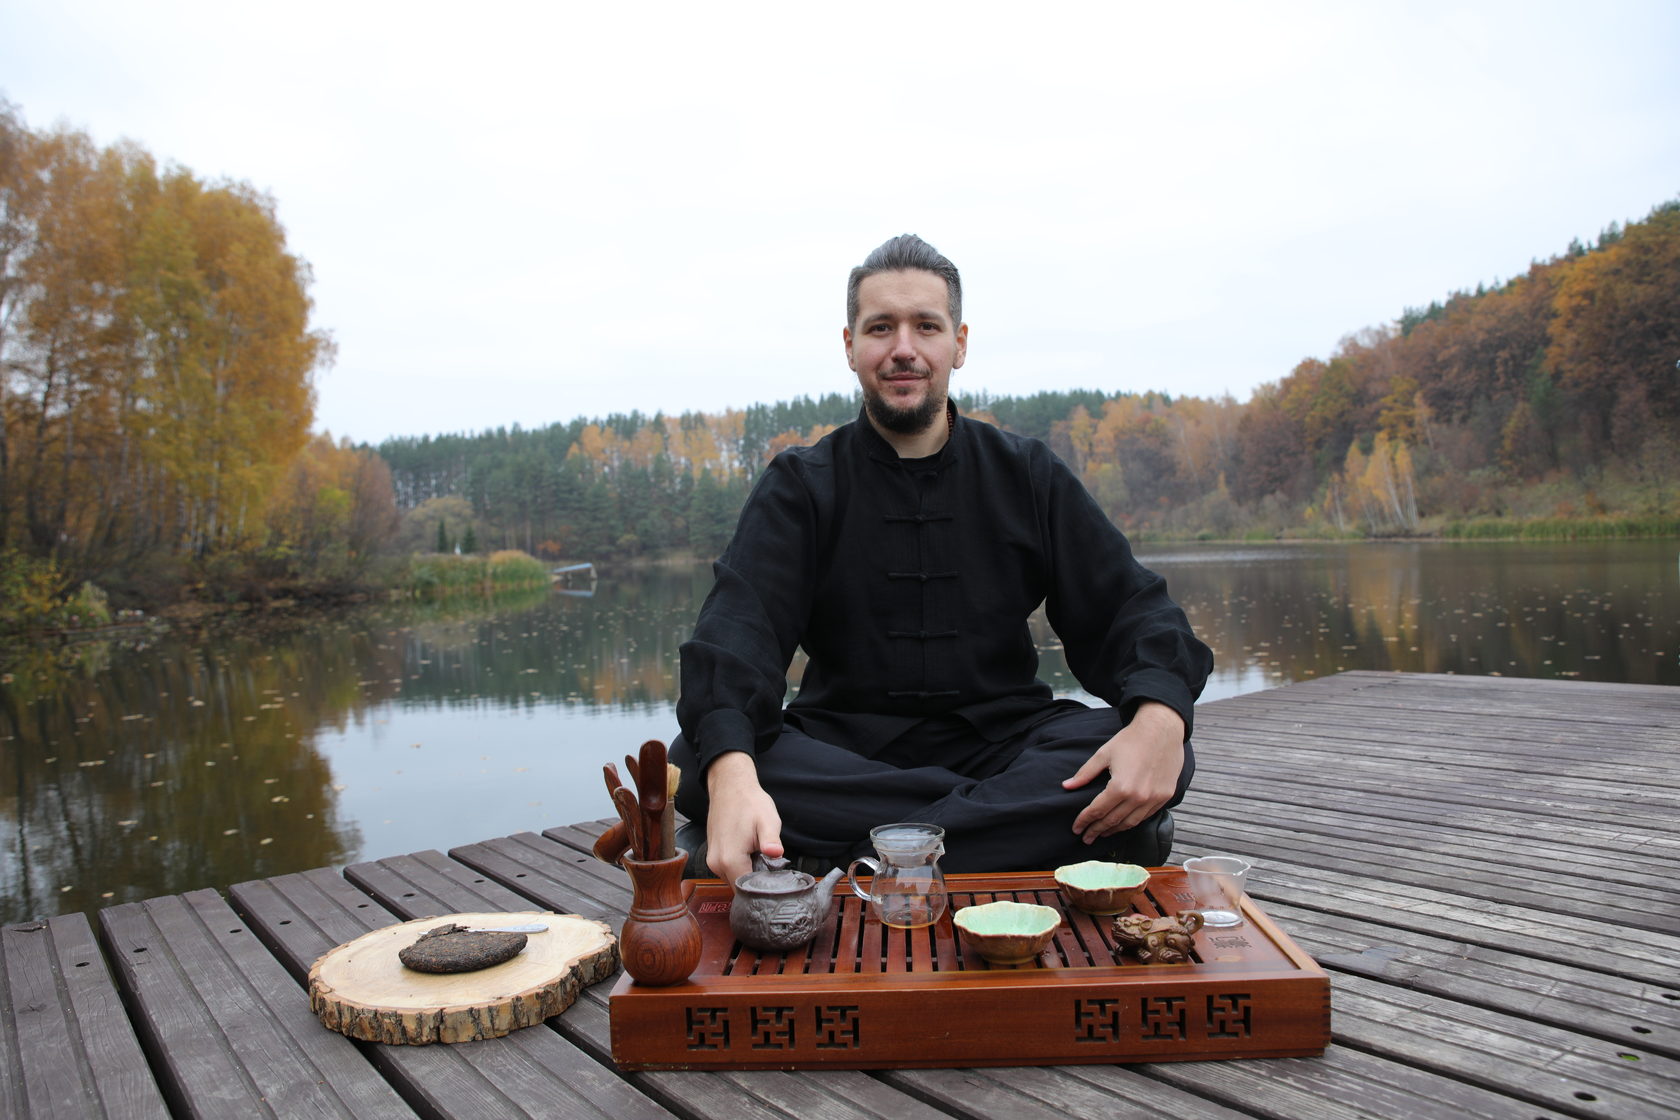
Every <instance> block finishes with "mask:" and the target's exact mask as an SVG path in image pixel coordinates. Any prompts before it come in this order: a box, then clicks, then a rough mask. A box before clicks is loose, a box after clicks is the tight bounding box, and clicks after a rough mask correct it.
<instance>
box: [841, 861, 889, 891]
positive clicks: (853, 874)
mask: <svg viewBox="0 0 1680 1120" xmlns="http://www.w3.org/2000/svg"><path fill="white" fill-rule="evenodd" d="M860 863H861V864H863V865H864V866H865V867H867V868H869V885H870V886H871V887H873V886H874V885H875V878H876V876H878V875H880V874H881V865H880V864H878V863H876V862H875V861H874V860H872V859H870V858H869V857H868V856H859V857H858V858H857V859H854V860H853V861H852V863H851V866H850V867H848V868H846V882H848V883H850V884H851V887H852V893H853V894H855V895H857V896H858V897H859V898H861V899H863V900H864V901H865V902H873V901H875V896H874V895H872V894H866V893H865V892H864V889H863V888H862V887H860V886H858V876H857V869H858V864H860Z"/></svg>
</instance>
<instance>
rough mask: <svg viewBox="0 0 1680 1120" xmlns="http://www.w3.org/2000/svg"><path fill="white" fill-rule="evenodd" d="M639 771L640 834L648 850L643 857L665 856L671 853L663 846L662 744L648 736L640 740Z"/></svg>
mask: <svg viewBox="0 0 1680 1120" xmlns="http://www.w3.org/2000/svg"><path fill="white" fill-rule="evenodd" d="M638 773H640V774H641V775H642V778H643V779H645V780H643V781H639V782H638V783H637V787H636V792H637V793H639V794H641V803H642V835H643V836H644V837H645V838H646V839H647V845H648V848H649V854H647V855H645V856H643V857H642V858H643V859H664V858H665V857H666V856H669V855H670V854H671V853H670V852H667V851H665V850H664V848H665V827H664V820H665V744H664V743H661V742H660V741H659V740H658V739H649V740H648V741H647V742H645V743H643V744H642V758H641V765H640V769H639V770H638Z"/></svg>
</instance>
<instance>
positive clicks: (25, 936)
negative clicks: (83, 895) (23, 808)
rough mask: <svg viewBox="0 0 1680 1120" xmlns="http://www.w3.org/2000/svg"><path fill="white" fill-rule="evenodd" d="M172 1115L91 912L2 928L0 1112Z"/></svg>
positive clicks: (33, 1117)
mask: <svg viewBox="0 0 1680 1120" xmlns="http://www.w3.org/2000/svg"><path fill="white" fill-rule="evenodd" d="M168 1115H169V1111H168V1109H167V1107H166V1106H165V1105H164V1101H163V1094H162V1093H161V1092H160V1091H159V1089H158V1085H157V1081H156V1080H155V1079H154V1078H153V1077H152V1071H151V1068H150V1067H149V1066H148V1065H147V1064H146V1057H145V1055H144V1054H143V1053H142V1052H141V1050H140V1040H139V1039H138V1038H137V1037H136V1036H135V1034H134V1028H133V1027H132V1026H130V1025H129V1022H128V1018H127V1016H126V1015H125V1013H124V1012H123V1007H122V999H121V997H120V996H119V995H118V993H117V989H116V985H115V984H114V983H113V982H112V980H111V973H110V971H109V970H108V969H107V968H106V966H105V958H104V957H103V956H102V955H101V954H100V952H99V945H98V943H97V942H96V941H95V940H94V936H93V929H92V928H91V927H90V926H89V925H88V921H87V918H86V917H84V916H83V915H81V914H62V915H59V916H58V917H55V918H50V919H48V920H47V921H44V922H24V923H20V924H18V925H12V926H6V927H4V928H0V1116H4V1117H7V1118H9V1120H47V1118H53V1120H58V1118H62V1120H85V1118H89V1117H108V1118H111V1120H130V1118H133V1120H155V1118H161V1117H167V1116H168Z"/></svg>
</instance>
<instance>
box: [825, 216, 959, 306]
mask: <svg viewBox="0 0 1680 1120" xmlns="http://www.w3.org/2000/svg"><path fill="white" fill-rule="evenodd" d="M911 269H919V270H920V271H922V272H931V273H933V274H934V275H935V276H937V277H939V278H940V279H941V280H943V281H945V292H946V299H947V302H948V303H949V305H950V311H951V326H952V328H953V329H954V328H955V327H956V325H957V324H958V323H961V322H962V277H960V276H958V275H957V266H956V265H954V264H952V263H951V262H950V261H949V260H947V259H946V258H945V257H944V256H943V255H941V254H940V252H939V250H938V249H935V248H934V247H933V246H932V245H929V244H928V243H927V242H926V241H923V240H922V239H921V238H919V237H917V236H916V235H915V234H913V233H901V234H899V235H898V236H897V237H894V238H892V239H891V240H889V241H885V242H883V243H882V244H881V245H880V247H879V248H877V249H876V250H875V251H874V252H873V253H870V254H869V256H867V257H865V258H864V261H863V263H862V264H860V265H858V266H857V267H856V268H854V269H852V274H851V276H850V277H848V278H847V280H846V325H847V326H848V327H855V326H857V318H858V285H860V284H862V283H863V282H864V280H866V279H867V278H869V277H871V276H874V275H875V274H876V273H877V272H907V271H909V270H911Z"/></svg>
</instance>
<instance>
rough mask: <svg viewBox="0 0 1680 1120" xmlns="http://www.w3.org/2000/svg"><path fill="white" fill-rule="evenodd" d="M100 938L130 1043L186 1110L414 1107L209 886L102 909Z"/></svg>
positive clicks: (362, 1113) (219, 1113)
mask: <svg viewBox="0 0 1680 1120" xmlns="http://www.w3.org/2000/svg"><path fill="white" fill-rule="evenodd" d="M99 924H100V930H101V935H102V937H103V940H104V943H105V947H106V950H107V952H108V953H109V954H110V957H111V960H112V963H113V964H114V966H115V968H116V971H117V979H118V982H119V984H121V986H122V988H123V990H124V992H125V993H126V994H127V998H128V1001H129V1003H130V1005H131V1007H132V1009H133V1011H132V1013H133V1016H134V1021H135V1026H136V1027H137V1029H138V1031H139V1034H140V1040H141V1043H142V1045H144V1046H145V1048H146V1051H147V1053H148V1054H149V1055H150V1056H151V1058H152V1062H153V1068H154V1069H155V1070H156V1071H157V1072H158V1075H159V1078H160V1082H161V1085H162V1088H163V1092H164V1096H165V1098H166V1099H167V1100H168V1101H169V1104H170V1106H171V1108H172V1109H173V1110H175V1111H176V1112H177V1113H180V1114H184V1115H187V1116H195V1117H197V1116H202V1117H207V1118H208V1117H217V1118H220V1117H228V1116H274V1117H292V1116H304V1115H309V1116H340V1117H348V1118H354V1117H366V1116H379V1117H382V1118H383V1117H400V1116H413V1115H414V1112H413V1111H412V1110H411V1109H410V1108H409V1107H408V1106H407V1105H406V1104H404V1103H403V1101H402V1099H401V1098H400V1097H399V1096H397V1094H396V1092H395V1090H393V1089H392V1088H391V1086H390V1085H389V1084H387V1083H386V1081H385V1079H384V1078H383V1077H381V1076H380V1074H379V1072H378V1071H377V1070H376V1069H374V1068H373V1066H371V1065H369V1064H368V1062H367V1061H366V1059H364V1058H363V1057H362V1056H361V1054H360V1053H359V1052H358V1051H357V1049H356V1047H355V1045H354V1044H353V1043H352V1042H351V1041H350V1040H349V1039H347V1038H345V1037H344V1036H343V1035H339V1034H334V1033H333V1032H331V1031H328V1030H325V1029H324V1028H322V1026H321V1024H320V1023H319V1022H317V1021H316V1019H315V1017H314V1016H313V1015H312V1014H310V1011H309V1001H308V999H307V998H305V996H304V994H303V993H302V991H301V990H300V989H299V988H298V985H297V983H296V982H295V981H294V980H293V979H292V977H291V976H289V975H288V974H287V973H286V970H285V968H284V967H282V966H281V964H280V963H279V962H278V961H276V960H275V959H274V958H273V957H272V956H270V955H269V954H268V952H267V951H266V950H265V949H264V948H263V947H262V944H261V943H260V942H259V941H258V940H257V938H256V937H255V936H254V935H253V934H252V933H251V932H250V930H249V929H248V928H247V927H246V926H245V923H244V921H243V920H242V919H240V918H239V916H238V915H236V914H235V913H234V912H233V911H232V910H231V909H229V908H228V906H227V904H226V903H224V902H223V901H222V900H221V898H220V897H219V896H218V895H217V894H216V893H215V892H214V891H209V890H204V891H194V892H192V893H190V894H186V895H172V896H168V897H164V898H153V899H148V900H146V901H144V902H133V903H128V904H125V905H123V906H116V907H112V908H111V909H108V910H103V911H101V912H100V915H99Z"/></svg>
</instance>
